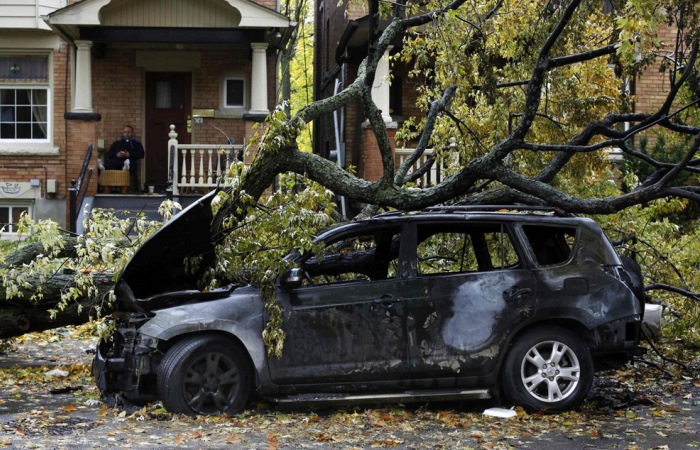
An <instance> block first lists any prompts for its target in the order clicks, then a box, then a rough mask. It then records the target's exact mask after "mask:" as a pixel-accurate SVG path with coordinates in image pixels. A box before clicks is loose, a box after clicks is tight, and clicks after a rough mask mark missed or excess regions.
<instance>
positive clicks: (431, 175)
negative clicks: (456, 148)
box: [394, 147, 445, 187]
mask: <svg viewBox="0 0 700 450" xmlns="http://www.w3.org/2000/svg"><path fill="white" fill-rule="evenodd" d="M414 150H415V149H412V148H405V147H402V148H396V149H395V150H394V155H395V156H394V157H395V160H396V167H400V166H401V164H403V162H404V161H405V160H406V159H407V158H408V157H409V156H410V155H411V154H412V153H413V151H414ZM432 155H433V150H432V149H426V150H425V152H423V155H421V157H420V158H418V160H417V161H416V162H415V163H413V166H412V167H411V168H410V169H409V170H408V175H409V176H410V175H411V174H412V173H414V172H416V171H418V170H419V169H420V168H421V167H423V165H424V164H425V163H426V162H427V161H428V158H430V157H431V156H432ZM444 176H445V175H444V167H443V164H442V162H440V161H435V162H433V165H432V166H431V167H430V169H429V170H427V171H426V172H425V173H424V174H423V175H422V176H421V177H420V178H418V179H417V180H415V181H414V183H416V184H417V185H418V186H420V187H427V186H434V185H436V184H438V183H440V182H441V181H442V180H443V178H444Z"/></svg>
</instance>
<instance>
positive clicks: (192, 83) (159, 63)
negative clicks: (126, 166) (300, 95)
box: [0, 0, 295, 235]
mask: <svg viewBox="0 0 700 450" xmlns="http://www.w3.org/2000/svg"><path fill="white" fill-rule="evenodd" d="M278 6H279V5H278V2H277V0H256V1H250V0H82V1H75V0H74V1H71V0H68V1H66V0H12V1H10V0H0V223H5V224H8V223H9V224H10V225H9V226H8V227H6V230H5V233H3V234H4V235H6V233H8V232H9V233H12V232H13V231H15V229H14V227H13V225H12V224H13V223H16V220H17V219H18V218H19V214H20V213H21V212H22V211H27V212H28V213H29V214H30V216H32V217H33V218H34V219H36V220H39V219H44V218H51V219H55V220H57V221H58V222H59V223H60V224H61V226H66V227H67V225H69V224H67V222H68V215H69V207H68V190H69V188H70V187H71V180H72V179H76V178H77V177H78V174H79V172H80V170H81V166H82V164H83V161H84V159H85V155H86V151H87V149H88V146H90V145H92V146H93V148H94V150H95V154H94V155H93V157H92V158H91V159H90V160H89V161H88V165H87V168H88V169H92V170H93V176H92V178H91V180H90V181H89V183H88V185H87V196H88V197H91V196H94V195H95V194H96V193H97V191H98V184H97V181H98V176H97V175H98V171H97V168H98V165H97V157H98V156H99V155H100V154H101V151H104V150H106V149H108V148H109V146H110V144H111V143H112V142H113V141H114V140H115V139H116V138H117V137H118V136H119V135H120V134H121V132H122V129H123V127H124V125H126V124H131V125H132V126H133V127H134V129H135V132H136V137H137V138H138V139H140V140H141V141H142V142H143V144H144V146H145V148H146V156H145V158H144V159H143V160H140V163H139V167H138V178H139V183H138V184H139V186H138V187H139V188H140V189H145V188H146V187H147V186H154V187H155V189H156V191H163V190H164V189H165V186H166V184H167V182H168V165H169V162H168V161H169V151H168V139H169V137H168V133H169V131H170V125H171V124H172V125H174V126H175V130H174V131H175V132H176V133H178V140H179V142H180V143H181V144H182V143H184V144H189V143H192V144H220V145H223V144H226V143H227V142H228V139H229V138H230V139H231V140H232V141H233V142H234V143H236V144H242V143H243V142H245V141H246V140H247V139H249V138H250V137H251V136H252V134H253V125H254V124H255V123H256V122H259V121H261V120H262V119H263V118H264V117H265V116H266V115H267V114H268V113H269V111H270V109H271V108H272V107H273V105H274V101H275V92H276V85H277V71H276V61H277V60H276V51H277V50H278V49H279V48H282V47H283V46H284V45H285V44H286V41H287V40H288V37H289V35H290V32H291V31H292V29H293V27H294V26H295V24H294V23H293V22H291V21H290V20H289V18H287V17H286V16H284V15H282V14H280V13H279V12H277V11H278V9H279V8H278ZM202 154H204V152H202ZM214 154H216V152H214ZM185 156H187V161H186V164H190V154H189V153H188V154H187V155H185ZM179 159H180V160H181V161H180V162H181V163H182V160H184V159H185V158H184V157H183V155H179ZM199 164H200V155H199V153H198V155H197V161H196V162H195V158H194V156H192V159H191V165H190V166H189V168H186V170H190V172H192V170H198V167H196V168H195V169H193V167H194V166H199ZM203 164H204V167H205V169H204V170H205V172H206V171H207V168H206V165H207V161H204V163H203ZM214 166H216V164H214ZM180 170H181V171H183V169H182V167H180ZM190 174H191V175H194V173H193V172H192V173H190ZM188 175H189V174H188ZM198 175H201V173H198ZM205 175H206V174H205ZM85 183H87V180H86V181H85Z"/></svg>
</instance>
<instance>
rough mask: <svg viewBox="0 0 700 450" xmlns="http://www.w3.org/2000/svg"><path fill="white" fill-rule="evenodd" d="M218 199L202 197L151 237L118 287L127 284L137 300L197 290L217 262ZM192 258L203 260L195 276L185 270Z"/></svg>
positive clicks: (135, 257)
mask: <svg viewBox="0 0 700 450" xmlns="http://www.w3.org/2000/svg"><path fill="white" fill-rule="evenodd" d="M215 195H216V191H212V192H210V193H208V194H207V195H205V196H203V197H202V198H200V199H199V200H198V201H196V202H195V203H193V204H192V205H190V206H188V207H187V208H185V209H184V210H183V211H181V212H180V213H179V214H177V215H176V216H175V217H173V219H172V220H170V221H169V222H168V223H166V224H165V225H164V226H163V227H162V228H161V229H160V230H158V231H157V232H156V233H155V234H154V235H153V236H151V237H150V238H149V239H148V240H147V241H146V242H145V243H144V244H143V246H141V248H139V249H138V250H137V251H136V253H134V255H133V256H132V257H131V260H129V262H128V263H127V264H126V266H125V267H124V270H123V271H122V273H121V274H120V276H119V279H118V280H117V285H118V286H120V285H121V286H123V285H124V284H126V285H127V286H128V289H129V290H130V291H131V292H132V293H133V297H132V298H137V299H145V298H148V297H152V296H154V295H157V294H162V293H164V292H174V291H183V290H191V289H197V280H198V279H199V276H200V274H201V271H202V270H204V269H205V268H207V267H209V266H211V265H212V264H213V262H214V256H215V255H214V245H213V243H212V240H211V234H210V225H211V221H212V217H213V215H212V211H211V202H212V200H213V198H214V197H215ZM192 257H197V258H200V262H199V270H197V271H195V272H194V273H192V272H190V271H187V270H185V260H186V259H187V258H192ZM119 300H120V307H123V306H126V305H124V304H122V301H123V300H126V299H119ZM126 301H127V302H128V300H126Z"/></svg>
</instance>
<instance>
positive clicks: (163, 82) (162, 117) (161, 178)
mask: <svg viewBox="0 0 700 450" xmlns="http://www.w3.org/2000/svg"><path fill="white" fill-rule="evenodd" d="M191 111H192V74H191V73H190V72H147V73H146V158H145V160H146V175H145V180H146V181H145V185H146V186H155V187H156V190H157V191H163V190H164V189H165V186H166V184H167V181H168V132H169V131H170V125H171V124H172V125H175V131H176V132H177V134H178V137H177V139H178V141H179V142H180V143H181V144H189V143H191V134H190V133H188V132H187V131H188V130H187V119H188V116H189V115H191V114H192V112H191Z"/></svg>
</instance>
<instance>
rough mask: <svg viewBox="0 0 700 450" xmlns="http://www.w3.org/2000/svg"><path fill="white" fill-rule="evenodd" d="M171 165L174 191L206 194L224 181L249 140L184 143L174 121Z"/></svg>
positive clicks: (170, 147) (171, 130) (174, 192)
mask: <svg viewBox="0 0 700 450" xmlns="http://www.w3.org/2000/svg"><path fill="white" fill-rule="evenodd" d="M168 136H169V137H170V140H169V141H168V149H169V151H168V167H172V184H173V195H179V194H184V193H198V194H204V193H206V192H209V191H210V190H211V189H213V188H215V187H216V186H217V185H218V184H219V181H220V180H221V181H223V180H222V177H224V176H225V175H226V174H227V173H228V170H229V169H230V167H231V164H233V162H234V161H237V158H238V157H239V155H242V152H243V147H244V146H245V144H227V145H217V144H180V143H179V142H178V141H177V133H176V132H175V126H174V125H170V133H168Z"/></svg>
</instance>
